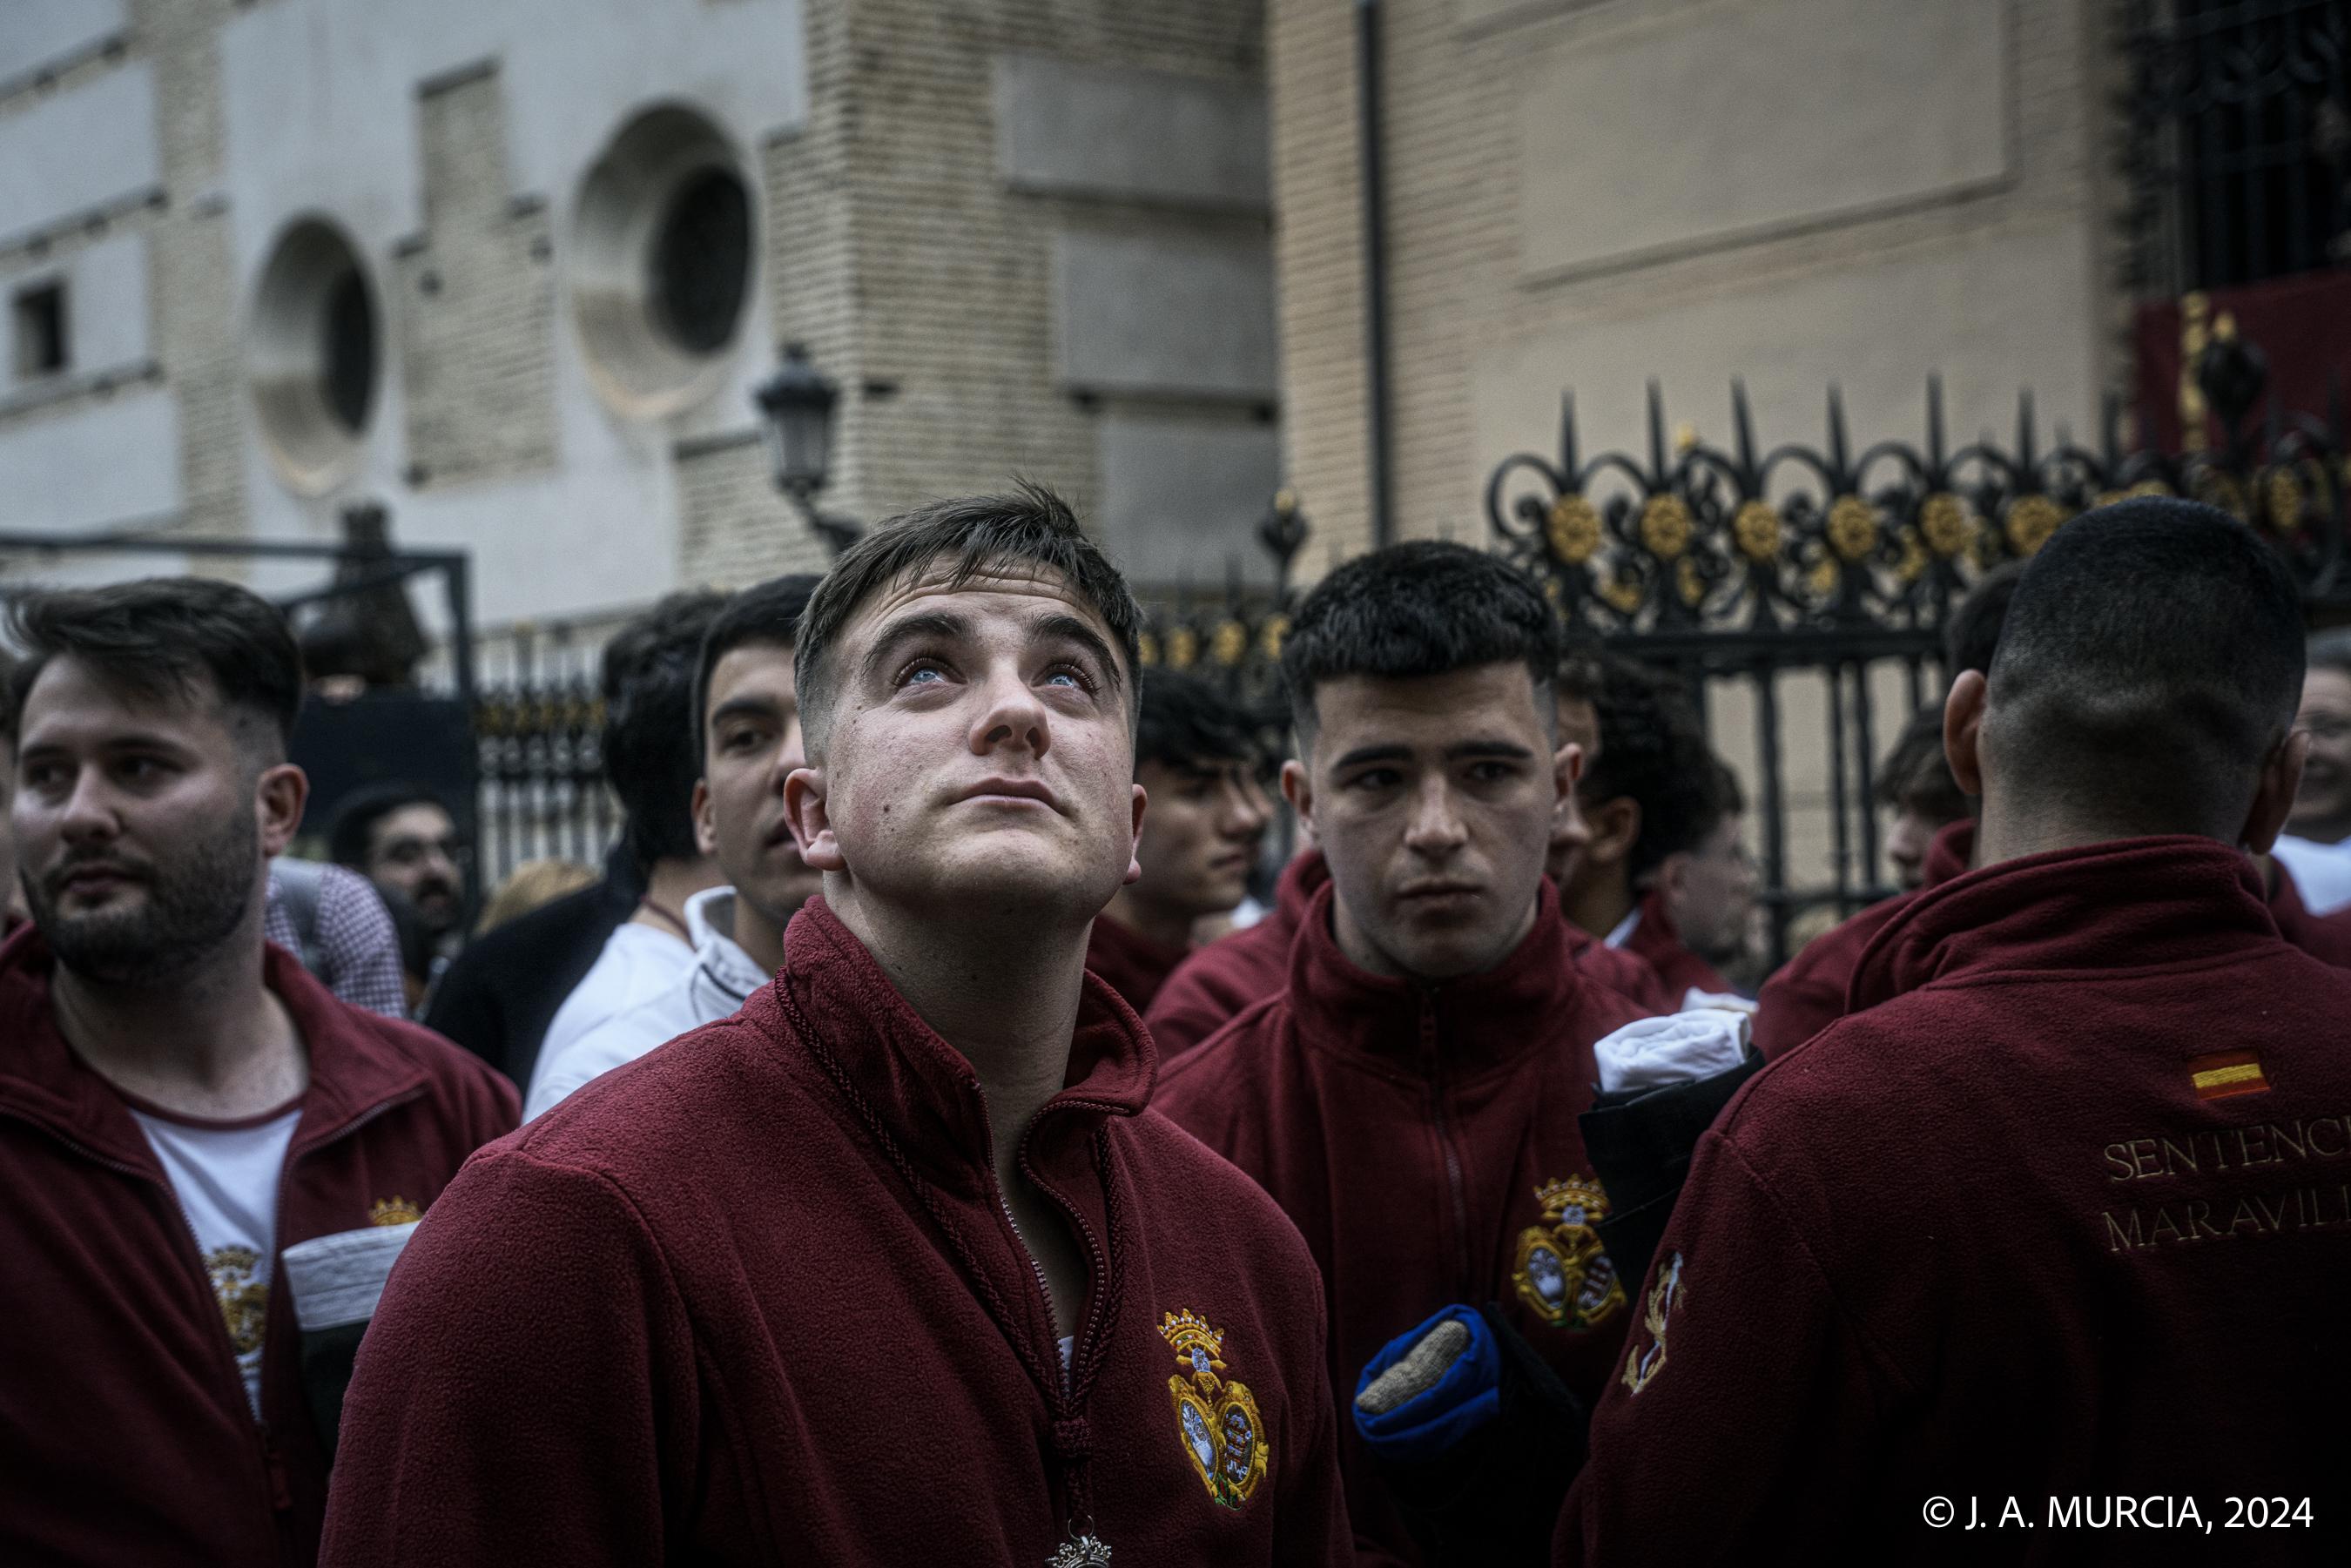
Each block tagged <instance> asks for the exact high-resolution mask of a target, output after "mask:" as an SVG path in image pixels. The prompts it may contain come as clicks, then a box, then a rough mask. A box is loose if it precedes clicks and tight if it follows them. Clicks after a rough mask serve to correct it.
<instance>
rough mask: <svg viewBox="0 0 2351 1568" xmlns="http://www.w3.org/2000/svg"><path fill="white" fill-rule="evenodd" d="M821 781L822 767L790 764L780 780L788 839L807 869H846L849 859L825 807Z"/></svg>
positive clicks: (822, 777)
mask: <svg viewBox="0 0 2351 1568" xmlns="http://www.w3.org/2000/svg"><path fill="white" fill-rule="evenodd" d="M824 784H825V780H824V769H823V768H793V769H792V771H791V776H790V777H789V778H788V779H785V780H784V819H785V821H789V823H791V826H792V841H793V842H794V843H796V844H798V845H799V850H800V860H801V861H802V862H803V863H805V864H806V865H807V866H808V868H809V869H810V871H847V870H848V869H849V862H848V860H847V859H846V858H845V857H844V856H843V855H842V854H841V841H840V840H838V839H836V838H834V837H833V835H832V819H831V816H830V815H829V814H828V813H827V812H826V810H825V800H824Z"/></svg>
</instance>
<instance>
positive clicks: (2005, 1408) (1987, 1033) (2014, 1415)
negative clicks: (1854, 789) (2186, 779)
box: [1557, 837, 2351, 1564]
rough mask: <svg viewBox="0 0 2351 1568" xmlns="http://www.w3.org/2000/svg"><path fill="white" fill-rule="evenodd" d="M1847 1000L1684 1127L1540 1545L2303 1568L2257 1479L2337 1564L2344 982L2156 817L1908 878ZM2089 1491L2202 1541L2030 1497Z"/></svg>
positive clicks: (2343, 1278)
mask: <svg viewBox="0 0 2351 1568" xmlns="http://www.w3.org/2000/svg"><path fill="white" fill-rule="evenodd" d="M1853 991H1854V1000H1855V1006H1856V1009H1857V1010H1855V1012H1854V1013H1853V1014H1852V1015H1851V1016H1850V1017H1848V1018H1846V1019H1844V1020H1843V1021H1842V1022H1839V1023H1837V1024H1835V1025H1833V1026H1832V1027H1831V1028H1830V1029H1829V1030H1827V1031H1826V1032H1825V1033H1823V1034H1822V1035H1821V1036H1819V1038H1817V1039H1815V1040H1813V1041H1812V1042H1811V1043H1810V1044H1808V1045H1806V1046H1805V1047H1804V1048H1803V1049H1802V1051H1795V1052H1792V1053H1791V1054H1789V1055H1787V1056H1783V1057H1782V1058H1780V1059H1779V1060H1778V1061H1774V1062H1772V1063H1771V1064H1770V1065H1769V1066H1767V1067H1766V1068H1765V1069H1764V1070H1763V1071H1761V1072H1760V1073H1758V1074H1757V1075H1756V1076H1755V1077H1754V1078H1753V1079H1752V1080H1751V1081H1750V1082H1749V1083H1748V1084H1747V1086H1746V1087H1745V1088H1744V1089H1743V1090H1741V1091H1740V1093H1739V1095H1738V1097H1737V1098H1735V1099H1734V1100H1733V1101H1732V1102H1731V1103H1730V1104H1729V1107H1728V1108H1726V1109H1725V1111H1724V1112H1723V1114H1722V1115H1721V1117H1720V1118H1719V1120H1718V1121H1717V1122H1716V1123H1715V1124H1714V1126H1713V1127H1712V1128H1711V1129H1710V1130H1709V1131H1708V1133H1707V1134H1706V1135H1705V1136H1704V1138H1703V1139H1702V1140H1701V1141H1700V1144H1699V1146H1698V1155H1697V1158H1696V1160H1695V1162H1694V1163H1693V1165H1692V1166H1691V1170H1690V1176H1689V1181H1688V1184H1687V1186H1685V1187H1684V1188H1683V1191H1682V1196H1681V1200H1680V1203H1679V1205H1678V1206H1677V1208H1676V1209H1675V1212H1674V1218H1673V1219H1672V1221H1671V1222H1670V1223H1669V1225H1668V1227H1667V1233H1666V1236H1665V1239H1664V1240H1663V1242H1662V1244H1661V1245H1660V1246H1659V1248H1658V1250H1657V1254H1656V1263H1655V1264H1654V1265H1653V1267H1652V1270H1651V1272H1650V1276H1649V1279H1648V1280H1647V1281H1646V1282H1645V1284H1644V1286H1643V1288H1642V1291H1641V1292H1640V1295H1639V1297H1638V1305H1639V1313H1638V1322H1637V1325H1636V1327H1635V1331H1634V1333H1633V1336H1632V1339H1631V1341H1630V1343H1629V1344H1628V1347H1627V1349H1626V1353H1625V1364H1624V1367H1623V1369H1622V1371H1621V1372H1620V1375H1619V1376H1618V1377H1617V1378H1616V1379H1615V1380H1614V1382H1612V1384H1611V1385H1610V1387H1609V1391H1608V1395H1607V1397H1606V1398H1605V1399H1604V1401H1603V1402H1602V1404H1601V1406H1600V1408H1599V1410H1598V1411H1597V1412H1595V1414H1594V1417H1593V1428H1592V1449H1591V1461H1590V1464H1589V1466H1588V1467H1587V1468H1586V1469H1585V1470H1584V1471H1583V1475H1582V1476H1581V1477H1580V1478H1579V1479H1578V1481H1577V1483H1576V1486H1575V1489H1574V1490H1573V1492H1572V1493H1571V1494H1570V1496H1569V1500H1568V1503H1567V1507H1566V1510H1565V1511H1564V1514H1563V1516H1562V1523H1561V1531H1560V1534H1559V1538H1558V1543H1557V1550H1558V1560H1559V1562H1561V1563H1641V1564H1658V1563H1664V1564H1671V1563H1701V1562H1703V1563H1718V1562H1721V1563H1766V1562H1771V1563H1776V1562H1783V1561H1802V1562H1806V1563H1837V1562H1882V1563H1890V1562H1901V1563H1923V1562H1942V1561H1949V1560H1960V1561H1971V1562H2000V1563H2069V1564H2070V1563H2087V1562H2103V1561H2116V1562H2121V1561H2127V1562H2131V1563H2142V1562H2147V1561H2150V1560H2158V1561H2178V1560H2180V1554H2181V1553H2183V1552H2185V1553H2186V1554H2187V1560H2189V1561H2195V1562H2220V1561H2226V1562H2231V1563H2252V1562H2262V1563H2268V1562H2311V1561H2320V1560H2326V1559H2325V1558H2324V1557H2322V1556H2321V1554H2320V1552H2319V1550H2318V1548H2317V1545H2316V1538H2315V1537H2314V1535H2313V1533H2312V1532H2311V1531H2307V1530H2286V1531H2275V1530H2236V1531H2228V1530H2226V1529H2225V1528H2224V1523H2225V1521H2226V1520H2227V1519H2228V1517H2229V1515H2230V1512H2231V1508H2230V1505H2229V1504H2228V1503H2227V1502H2226V1499H2227V1498H2228V1497H2230V1496H2252V1495H2254V1494H2256V1493H2258V1494H2260V1495H2262V1496H2264V1497H2284V1498H2287V1499H2289V1500H2295V1501H2298V1500H2301V1499H2304V1498H2309V1499H2310V1500H2311V1502H2312V1506H2313V1509H2314V1511H2315V1517H2316V1520H2317V1522H2318V1524H2319V1526H2320V1527H2321V1529H2322V1530H2331V1531H2334V1532H2335V1533H2334V1534H2333V1535H2332V1536H2331V1537H2330V1539H2331V1540H2332V1542H2334V1544H2333V1546H2332V1548H2331V1550H2332V1551H2334V1552H2339V1551H2340V1542H2341V1531H2342V1529H2343V1526H2344V1524H2345V1522H2346V1521H2345V1518H2344V1511H2345V1509H2346V1507H2351V1492H2346V1487H2345V1482H2344V1478H2345V1476H2346V1474H2351V1424H2346V1422H2345V1420H2344V1418H2343V1413H2344V1409H2345V1407H2346V1403H2351V1334H2346V1333H2345V1332H2344V1320H2343V1303H2344V1302H2345V1301H2346V1299H2351V1248H2346V1246H2345V1239H2346V1235H2351V975H2346V974H2345V973H2344V972H2343V971H2342V970H2339V969H2335V968H2332V967H2328V966H2326V965H2325V964H2322V963H2320V962H2318V961H2317V960H2316V959H2314V958H2312V957H2311V956H2308V955H2307V954H2304V953H2302V952H2299V951H2297V950H2295V949H2294V947H2292V946H2288V945H2287V944H2286V943H2284V942H2283V941H2282V940H2280V939H2279V937H2278V935H2277V929H2276V926H2275V925H2273V922H2272V921H2271V918H2270V915H2269V912H2268V911H2267V909H2265V908H2264V907H2263V904H2262V894H2261V890H2260V888H2259V885H2258V883H2256V881H2255V879H2254V876H2253V872H2252V866H2251V864H2250V862H2247V860H2246V859H2245V857H2244V856H2243V855H2241V854H2240V853H2238V852H2236V851H2234V850H2232V849H2231V848H2229V847H2228V846H2227V845H2225V844H2221V843H2218V842H2216V841H2210V840H2206V839H2198V838H2188V837H2173V838H2147V839H2133V840H2125V841H2118V842H2113V843H2103V844H2094V845H2090V846H2087V847H2085V848H2081V849H2074V850H2064V851H2058V852H2050V853H2045V854H2038V855H2032V856H2027V857H2024V858H2022V859H2019V860H2014V861H2010V862H2005V863H2001V864H1997V865H1992V866H1989V867H1986V868H1985V869H1983V870H1981V871H1977V872H1973V873H1969V874H1967V875H1965V876H1961V877H1959V878H1957V879H1955V880H1953V881H1951V882H1949V883H1945V884H1943V885H1942V886H1941V887H1938V888H1936V889H1934V890H1932V891H1931V892H1928V893H1924V894H1919V895H1918V896H1917V898H1915V899H1913V900H1911V901H1910V903H1909V904H1908V906H1907V907H1906V908H1905V909H1904V910H1902V911H1901V912H1900V914H1899V915H1896V918H1895V919H1894V920H1893V921H1892V922H1891V923H1889V924H1888V925H1886V927H1885V928H1884V929H1883V930H1882V931H1880V932H1879V934H1878V936H1877V938H1876V940H1875V941H1874V942H1872V943H1871V945H1870V946H1869V949H1868V951H1867V952H1866V953H1865V954H1864V955H1863V956H1862V961H1861V966H1860V967H1859V969H1858V970H1857V971H1856V972H1855V976H1854V981H1853ZM1861 1009H1866V1010H1861ZM2117 1495H2126V1496H2128V1497H2129V1498H2132V1499H2134V1500H2144V1499H2147V1498H2157V1499H2166V1498H2168V1499H2178V1498H2180V1497H2185V1496H2193V1497H2195V1498H2196V1499H2197V1502H2198V1507H2199V1513H2200V1514H2201V1517H2202V1519H2203V1520H2205V1521H2210V1522H2211V1523H2212V1525H2213V1527H2214V1534H2213V1535H2211V1536H2206V1535H2204V1534H2203V1533H2201V1531H2200V1529H2199V1530H2198V1531H2196V1532H2195V1533H2194V1534H2192V1535H2182V1534H2179V1533H2177V1532H2172V1531H2146V1530H2143V1529H2126V1530H2112V1529H2109V1530H2107V1531H2095V1530H2091V1529H2087V1528H2083V1527H2080V1526H2078V1525H2076V1526H2075V1527H2073V1528H2065V1527H2064V1518H2063V1516H2060V1517H2059V1518H2058V1519H2057V1520H2056V1521H2053V1519H2052V1516H2051V1513H2050V1501H2049V1500H2050V1499H2052V1498H2057V1499H2060V1500H2064V1499H2076V1498H2087V1499H2091V1500H2097V1501H2096V1506H2095V1509H2094V1511H2093V1513H2092V1514H2091V1517H2092V1518H2095V1517H2097V1511H2096V1509H2105V1508H2107V1507H2110V1505H2109V1504H2107V1503H2105V1501H2103V1500H2108V1499H2111V1498H2113V1497H2115V1496H2117ZM2011 1496H2013V1497H2015V1498H2016V1499H2017V1500H2018V1503H2019V1505H2020V1507H2021V1509H2022V1515H2023V1518H2024V1519H2026V1520H2029V1521H2032V1525H2033V1526H2034V1528H2032V1529H2031V1530H2029V1531H2028V1530H2025V1529H2022V1528H2021V1527H2019V1526H2017V1525H2013V1524H2012V1525H2011V1527H2010V1528H2009V1529H2008V1530H2006V1531H1999V1532H1993V1533H1989V1534H1988V1533H1985V1532H1982V1531H1979V1532H1977V1533H1975V1534H1974V1535H1972V1536H1970V1534H1969V1533H1968V1532H1967V1531H1965V1530H1964V1529H1958V1528H1954V1529H1947V1530H1942V1531H1937V1530H1933V1529H1930V1528H1929V1527H1928V1524H1927V1523H1926V1522H1925V1517H1926V1510H1927V1507H1928V1500H1929V1499H1933V1498H1944V1499H1948V1500H1951V1502H1952V1503H1953V1505H1954V1507H1955V1508H1956V1510H1957V1514H1958V1519H1959V1522H1960V1524H1961V1525H1964V1523H1965V1521H1966V1520H1967V1519H1968V1517H1969V1513H1970V1508H1971V1507H1973V1508H1978V1509H1980V1511H1981V1512H1980V1519H1981V1522H1982V1523H1984V1524H1986V1525H1990V1524H1991V1523H1992V1522H1993V1521H1995V1519H1996V1518H1997V1516H1998V1515H1999V1514H2000V1513H2001V1511H2003V1509H2004V1504H2005V1500H2006V1499H2008V1498H2009V1497H2011ZM2061 1506H2064V1505H2063V1504H2062V1503H2061ZM2134 1507H2135V1508H2137V1504H2136V1503H2135V1504H2134ZM2175 1510H2176V1504H2174V1503H2168V1502H2167V1503H2163V1504H2162V1505H2161V1509H2160V1511H2161V1512H2162V1514H2163V1516H2164V1517H2166V1518H2170V1517H2171V1516H2172V1515H2173V1513H2174V1511H2175ZM2333 1560H2335V1561H2340V1558H2339V1556H2338V1557H2335V1558H2334V1559H2333Z"/></svg>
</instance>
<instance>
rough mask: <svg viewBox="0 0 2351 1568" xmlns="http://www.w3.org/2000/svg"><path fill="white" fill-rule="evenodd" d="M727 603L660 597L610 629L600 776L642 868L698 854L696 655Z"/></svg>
mask: <svg viewBox="0 0 2351 1568" xmlns="http://www.w3.org/2000/svg"><path fill="white" fill-rule="evenodd" d="M725 604H726V595H725V594H723V593H717V592H714V591H709V590H706V589H703V590H694V591H686V592H682V593H672V594H668V595H665V596H664V597H663V598H662V599H661V600H659V601H656V602H655V603H654V605H653V608H652V609H651V610H648V611H646V612H644V613H643V615H640V616H638V617H637V618H636V619H635V620H633V621H632V622H630V623H629V624H628V625H627V626H626V627H624V628H622V630H621V631H620V632H617V633H616V634H615V638H614V640H615V641H616V642H622V643H623V647H622V654H621V656H620V658H619V660H618V662H617V664H616V663H615V662H614V661H613V660H611V659H610V658H608V659H607V662H606V668H607V669H608V671H610V672H611V674H612V675H613V677H614V682H613V684H614V689H613V690H612V692H611V695H608V696H607V697H606V698H605V700H604V733H603V738H602V747H603V753H604V777H605V779H607V780H608V781H609V782H610V783H611V786H612V793H613V794H615V795H617V796H619V797H620V800H621V812H622V819H623V821H622V838H623V840H624V841H625V842H626V843H627V844H628V846H629V855H630V858H631V859H632V861H634V862H635V863H636V867H637V869H638V871H640V872H649V871H651V870H652V869H653V866H654V865H655V864H656V863H657V862H661V861H665V860H691V859H693V858H694V857H695V854H696V853H698V852H699V851H698V849H697V847H696V845H695V837H694V786H695V781H696V780H698V779H701V777H702V749H701V747H698V746H696V745H695V717H694V694H695V659H696V658H697V657H698V656H699V655H700V653H701V651H702V639H703V637H704V635H705V633H706V632H708V631H709V630H710V626H711V623H712V622H714V621H716V619H717V616H718V612H719V610H720V608H721V607H722V606H723V605H725Z"/></svg>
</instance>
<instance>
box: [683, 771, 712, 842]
mask: <svg viewBox="0 0 2351 1568" xmlns="http://www.w3.org/2000/svg"><path fill="white" fill-rule="evenodd" d="M687 809H688V810H691V811H692V812H693V813H694V847H695V849H696V850H697V851H699V852H702V853H703V854H705V855H715V854H716V853H717V852H718V817H717V814H716V812H714V811H713V810H711V809H710V780H709V779H695V781H694V803H693V804H692V805H691V806H690V807H688V808H687Z"/></svg>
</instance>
